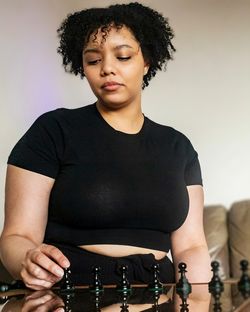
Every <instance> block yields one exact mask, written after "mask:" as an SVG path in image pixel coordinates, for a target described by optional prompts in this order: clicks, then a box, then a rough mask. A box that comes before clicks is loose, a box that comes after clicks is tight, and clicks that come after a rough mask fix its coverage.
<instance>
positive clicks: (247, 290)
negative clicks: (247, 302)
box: [238, 260, 250, 299]
mask: <svg viewBox="0 0 250 312" xmlns="http://www.w3.org/2000/svg"><path fill="white" fill-rule="evenodd" d="M240 266H241V271H242V275H241V278H240V280H239V282H238V290H239V291H240V293H241V295H242V297H243V298H244V299H247V298H249V297H250V277H249V275H248V274H247V271H248V261H247V260H241V261H240Z"/></svg>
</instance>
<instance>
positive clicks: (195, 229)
mask: <svg viewBox="0 0 250 312" xmlns="http://www.w3.org/2000/svg"><path fill="white" fill-rule="evenodd" d="M187 190H188V195H189V212H188V215H187V218H186V220H185V222H184V223H183V225H182V226H181V227H180V228H179V229H177V230H176V231H174V232H173V233H172V235H171V244H172V256H173V260H174V264H175V270H176V280H177V281H178V279H179V274H178V264H179V263H180V262H185V263H186V264H187V273H186V276H187V278H188V280H189V281H190V282H191V283H198V282H202V283H204V282H209V281H210V280H211V277H212V274H211V268H210V261H211V260H210V256H209V253H208V248H207V243H206V239H205V235H204V230H203V206H204V195H203V188H202V186H200V185H191V186H188V187H187ZM195 289H197V291H193V292H192V293H191V295H190V299H193V300H194V301H197V302H200V303H201V304H203V302H204V307H207V308H208V306H207V303H206V302H209V301H210V295H209V293H208V289H207V285H206V286H203V289H202V287H200V288H199V291H198V288H197V287H196V288H195ZM190 307H191V306H190ZM194 311H196V310H194ZM200 311H206V309H205V308H204V310H202V309H201V310H200Z"/></svg>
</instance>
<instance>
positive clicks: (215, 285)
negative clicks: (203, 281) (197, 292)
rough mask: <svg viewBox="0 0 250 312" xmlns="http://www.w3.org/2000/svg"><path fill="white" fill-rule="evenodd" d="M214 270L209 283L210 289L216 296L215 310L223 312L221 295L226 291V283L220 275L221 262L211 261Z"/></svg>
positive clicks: (215, 311)
mask: <svg viewBox="0 0 250 312" xmlns="http://www.w3.org/2000/svg"><path fill="white" fill-rule="evenodd" d="M211 266H212V271H213V277H212V279H211V281H210V282H209V284H208V290H209V292H210V293H211V294H212V296H213V298H214V312H221V311H222V308H221V302H220V297H221V293H222V292H223V291H224V285H223V283H222V281H221V279H220V277H219V266H220V264H219V262H218V261H213V262H212V263H211Z"/></svg>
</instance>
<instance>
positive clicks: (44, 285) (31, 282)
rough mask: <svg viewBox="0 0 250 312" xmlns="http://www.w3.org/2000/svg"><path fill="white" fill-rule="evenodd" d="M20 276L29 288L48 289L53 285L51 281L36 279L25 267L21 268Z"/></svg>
mask: <svg viewBox="0 0 250 312" xmlns="http://www.w3.org/2000/svg"><path fill="white" fill-rule="evenodd" d="M21 277H22V280H23V282H24V284H25V285H26V286H27V287H28V288H31V289H34V290H42V289H49V288H51V287H52V286H53V283H51V282H48V281H45V280H41V279H37V278H35V277H34V276H32V275H30V274H29V273H28V272H27V270H25V269H22V271H21Z"/></svg>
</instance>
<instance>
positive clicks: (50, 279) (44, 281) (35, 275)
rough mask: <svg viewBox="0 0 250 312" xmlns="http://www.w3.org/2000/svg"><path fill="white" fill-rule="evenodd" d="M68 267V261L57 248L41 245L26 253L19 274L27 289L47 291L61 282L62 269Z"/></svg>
mask: <svg viewBox="0 0 250 312" xmlns="http://www.w3.org/2000/svg"><path fill="white" fill-rule="evenodd" d="M69 265H70V263H69V260H68V259H67V258H66V257H65V256H64V255H63V253H62V252H61V251H60V250H59V249H58V248H56V247H54V246H52V245H46V244H42V245H40V246H38V247H36V248H33V249H30V250H28V251H27V253H26V256H25V258H24V260H23V262H22V269H21V272H20V274H21V277H22V280H23V282H24V283H25V285H26V286H27V287H28V288H32V289H35V290H42V289H48V288H51V287H52V286H53V285H54V284H55V283H57V282H59V281H60V280H61V278H62V277H63V274H64V271H63V268H67V267H69Z"/></svg>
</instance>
